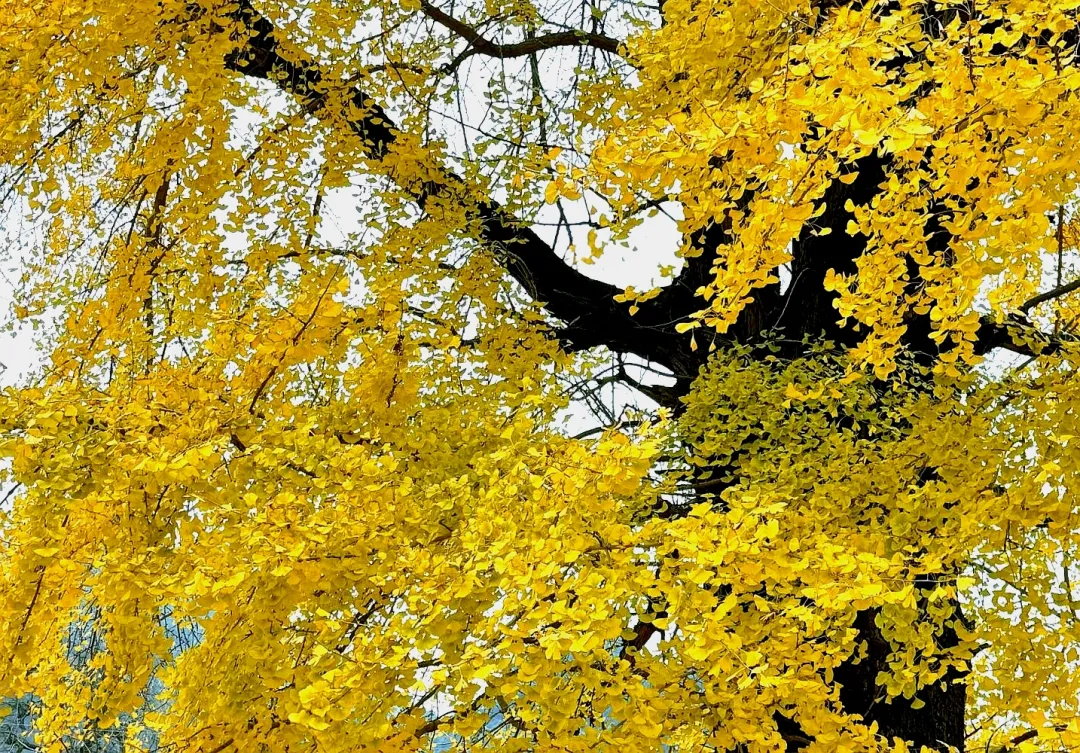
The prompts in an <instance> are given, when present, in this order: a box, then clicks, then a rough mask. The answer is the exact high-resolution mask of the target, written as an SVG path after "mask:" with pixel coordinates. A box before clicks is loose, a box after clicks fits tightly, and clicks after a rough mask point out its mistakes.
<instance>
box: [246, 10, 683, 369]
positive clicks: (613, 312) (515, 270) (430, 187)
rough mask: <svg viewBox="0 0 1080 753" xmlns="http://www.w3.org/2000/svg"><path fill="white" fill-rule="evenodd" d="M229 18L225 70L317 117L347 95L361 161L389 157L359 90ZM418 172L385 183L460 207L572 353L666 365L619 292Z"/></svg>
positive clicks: (443, 176) (467, 194) (255, 21)
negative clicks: (232, 36) (233, 35)
mask: <svg viewBox="0 0 1080 753" xmlns="http://www.w3.org/2000/svg"><path fill="white" fill-rule="evenodd" d="M229 17H230V19H231V20H232V21H234V22H236V23H237V24H239V26H240V29H239V32H238V33H237V44H238V46H237V48H236V49H235V50H234V51H233V52H232V53H230V54H229V55H228V57H227V58H226V61H225V63H226V66H227V67H228V68H229V69H231V70H234V71H236V72H238V73H242V74H244V75H246V76H250V77H252V78H257V79H262V80H265V81H270V82H273V83H274V84H276V85H277V86H278V87H279V88H280V89H281V90H282V91H284V92H287V93H289V94H291V95H293V96H294V97H296V98H297V99H298V100H299V101H300V103H301V105H302V106H303V107H304V109H305V110H306V111H307V112H309V113H310V114H311V115H313V116H315V117H317V118H320V119H330V118H332V117H333V116H334V115H335V113H332V112H331V111H330V101H331V97H330V94H331V93H332V92H334V91H335V90H336V91H339V92H342V91H343V92H345V93H346V94H347V99H348V109H347V112H344V113H341V114H340V117H342V118H343V119H344V121H345V122H346V123H347V124H348V126H349V128H350V129H351V130H352V131H353V133H354V134H355V135H356V136H358V137H359V138H360V139H361V140H362V142H363V144H364V150H365V154H366V156H367V157H368V158H370V159H374V160H382V159H384V158H386V157H387V156H388V155H389V154H390V152H391V150H392V147H393V145H394V143H395V141H396V140H397V138H398V131H397V129H396V127H395V125H394V123H393V121H392V120H391V119H390V117H389V116H388V115H387V113H386V112H385V111H384V110H383V109H382V107H381V106H379V105H378V104H377V103H376V102H374V101H373V100H372V99H371V97H369V96H368V95H367V94H366V93H365V92H364V91H363V90H362V89H360V88H358V87H357V86H354V85H350V84H348V83H346V82H342V81H330V80H327V79H326V77H325V75H324V74H323V72H322V70H321V69H320V67H319V65H318V64H317V63H316V62H315V61H314V60H312V59H310V58H307V57H304V56H303V54H302V53H300V52H297V51H294V50H292V49H291V48H290V49H289V51H288V52H287V53H286V51H285V49H284V47H283V46H282V45H281V43H280V40H279V39H278V38H277V35H276V32H275V29H274V27H273V25H272V24H271V23H270V21H269V20H268V19H267V18H265V17H264V16H262V15H261V14H260V13H259V12H258V11H257V10H255V8H254V7H253V6H252V4H251V3H250V2H249V0H241V2H240V4H239V7H238V9H237V10H234V11H232V12H231V14H230V16H229ZM542 39H543V38H540V40H533V41H542ZM474 45H475V41H474ZM422 168H423V169H421V170H409V171H400V172H398V173H393V171H391V172H392V175H391V177H394V178H395V179H397V180H398V182H399V185H400V186H401V188H402V189H403V190H405V191H407V192H408V193H410V194H411V195H412V196H413V197H414V198H415V200H416V201H417V203H418V204H419V205H420V206H421V208H423V207H424V206H425V205H426V204H427V203H428V202H429V201H431V200H432V199H438V200H441V201H448V202H453V203H458V204H460V205H462V206H464V208H465V211H466V214H467V216H468V217H469V218H470V219H471V220H472V221H473V222H474V223H475V225H474V227H475V232H476V236H477V238H478V240H480V241H481V242H482V243H483V244H484V245H486V246H487V247H488V248H489V250H491V251H492V252H494V253H495V254H496V256H497V257H498V258H499V259H500V260H501V262H502V264H503V266H504V267H505V269H506V270H507V272H509V273H510V275H511V276H512V277H513V278H514V279H515V280H516V281H517V282H518V283H519V284H520V285H521V286H522V287H523V288H524V289H525V290H526V292H527V293H528V294H529V295H530V296H531V297H532V298H533V299H534V300H536V301H537V302H539V303H541V304H542V305H543V306H544V308H545V310H546V311H547V312H548V313H549V314H551V315H552V316H553V317H555V318H557V319H561V320H562V321H564V322H566V323H567V327H566V328H565V329H564V330H562V332H561V334H562V336H563V339H564V341H566V342H567V343H568V344H570V345H572V346H573V348H574V349H579V350H580V349H584V348H588V347H594V346H601V345H602V346H608V347H610V348H612V349H613V350H617V351H620V352H626V353H634V354H635V355H639V356H641V357H643V358H646V359H648V360H653V361H657V362H659V363H662V364H664V365H668V366H670V365H671V360H672V359H671V358H670V357H669V354H667V352H666V349H669V348H671V347H672V343H670V342H669V341H667V338H666V337H665V335H667V334H670V333H669V332H668V329H670V327H668V328H665V327H658V326H657V323H655V322H652V321H647V322H642V321H641V320H635V319H634V318H631V317H630V315H629V314H628V313H627V311H626V308H625V307H624V306H622V305H620V304H617V303H616V302H615V301H614V300H613V299H614V297H615V296H616V295H618V294H619V293H620V292H622V291H621V290H619V289H618V288H616V287H615V286H613V285H609V284H607V283H604V282H601V281H598V280H594V279H592V278H590V277H587V276H586V275H583V274H582V273H581V272H579V271H577V270H576V269H574V268H573V267H572V266H570V265H569V264H567V263H566V262H565V261H563V260H562V259H561V258H560V257H559V255H558V254H556V253H555V252H554V250H553V249H552V248H551V247H550V246H549V245H548V244H547V243H545V242H544V241H543V240H542V239H541V238H540V237H539V236H538V235H537V234H536V233H535V232H533V231H532V230H531V229H530V228H528V227H527V226H526V225H525V224H524V223H522V222H521V221H520V220H519V219H517V218H515V217H513V216H512V215H511V214H510V213H508V212H507V211H506V210H505V209H504V208H503V207H502V206H500V205H499V204H498V203H497V202H496V201H494V200H492V199H489V198H480V199H476V198H473V197H475V196H476V192H475V191H474V190H472V189H471V187H469V186H467V185H466V184H465V183H464V181H463V180H462V179H461V178H460V177H459V176H457V175H455V174H454V173H452V172H451V171H449V170H447V169H445V168H444V167H441V166H437V165H436V166H422ZM405 172H409V173H413V174H417V173H420V174H423V175H426V176H427V177H426V178H425V179H423V180H419V179H415V178H411V179H410V178H404V177H402V174H403V173H405ZM685 313H689V312H684V314H685ZM654 318H655V317H654ZM665 324H666V323H665ZM672 326H673V323H672ZM658 330H663V332H662V333H661V332H660V331H658Z"/></svg>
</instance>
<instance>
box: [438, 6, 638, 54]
mask: <svg viewBox="0 0 1080 753" xmlns="http://www.w3.org/2000/svg"><path fill="white" fill-rule="evenodd" d="M420 10H421V11H423V13H424V15H425V16H427V17H428V18H430V19H432V20H433V21H435V22H436V23H438V24H440V25H442V26H445V27H446V28H447V29H449V30H450V31H452V32H454V33H455V34H457V35H458V36H459V37H461V38H462V39H464V40H465V41H466V42H468V43H469V46H468V47H467V48H466V49H465V50H463V51H462V52H461V53H459V54H458V55H457V56H456V57H455V58H454V59H453V61H451V63H450V64H449V65H448V66H446V68H447V70H454V69H456V68H457V67H458V66H459V65H461V63H462V62H463V61H464V60H466V59H467V58H470V57H472V56H473V55H486V56H487V57H492V58H499V59H507V58H516V57H524V56H526V55H533V54H535V53H537V52H542V51H544V50H551V49H554V48H556V47H593V48H595V49H597V50H603V51H604V52H609V53H611V54H613V55H616V54H618V52H619V46H620V44H621V43H620V42H619V40H617V39H615V38H613V37H609V36H607V35H605V34H596V33H594V32H588V31H580V30H573V31H559V32H554V33H551V34H544V35H542V36H538V37H532V38H530V39H525V40H522V41H520V42H512V43H509V44H501V43H499V42H493V41H492V40H490V39H488V38H487V37H485V36H484V35H483V34H481V33H480V31H478V30H477V29H475V28H473V27H472V26H469V25H468V24H467V23H465V22H464V21H461V20H459V19H457V18H455V17H454V16H452V15H450V14H449V13H447V12H446V11H444V10H442V9H441V8H437V7H435V6H434V5H432V4H431V3H429V2H427V0H421V3H420Z"/></svg>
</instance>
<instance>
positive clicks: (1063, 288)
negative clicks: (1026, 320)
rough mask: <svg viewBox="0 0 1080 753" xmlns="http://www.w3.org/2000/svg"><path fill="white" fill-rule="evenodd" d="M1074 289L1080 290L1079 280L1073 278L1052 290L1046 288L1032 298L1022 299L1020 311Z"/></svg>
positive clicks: (1026, 310) (1025, 311)
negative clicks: (1043, 291)
mask: <svg viewBox="0 0 1080 753" xmlns="http://www.w3.org/2000/svg"><path fill="white" fill-rule="evenodd" d="M1076 290H1080V280H1073V281H1072V282H1070V283H1066V284H1065V285H1058V286H1057V287H1056V288H1054V289H1053V290H1047V291H1046V292H1045V293H1039V294H1038V295H1037V296H1033V297H1032V298H1029V299H1027V300H1026V301H1024V302H1023V303H1022V304H1020V311H1022V312H1023V313H1025V314H1026V313H1027V312H1028V311H1030V310H1031V309H1033V308H1035V307H1036V306H1038V305H1039V304H1040V303H1046V302H1047V301H1052V300H1054V299H1055V298H1060V297H1061V296H1063V295H1068V294H1069V293H1072V292H1073V291H1076Z"/></svg>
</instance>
